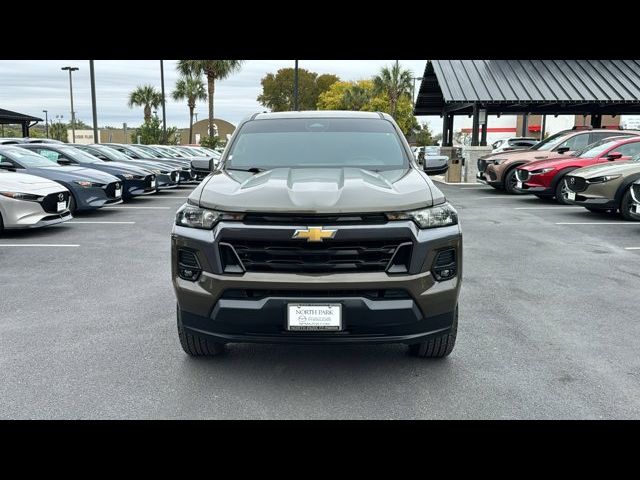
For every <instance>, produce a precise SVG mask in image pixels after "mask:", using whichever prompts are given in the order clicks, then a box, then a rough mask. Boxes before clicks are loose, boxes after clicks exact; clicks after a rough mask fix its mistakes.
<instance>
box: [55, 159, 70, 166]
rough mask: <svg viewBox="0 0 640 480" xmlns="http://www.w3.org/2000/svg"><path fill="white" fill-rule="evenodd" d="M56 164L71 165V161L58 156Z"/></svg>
mask: <svg viewBox="0 0 640 480" xmlns="http://www.w3.org/2000/svg"><path fill="white" fill-rule="evenodd" d="M58 165H73V162H72V161H71V160H69V159H68V158H59V159H58Z"/></svg>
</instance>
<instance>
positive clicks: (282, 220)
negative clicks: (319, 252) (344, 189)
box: [244, 213, 387, 225]
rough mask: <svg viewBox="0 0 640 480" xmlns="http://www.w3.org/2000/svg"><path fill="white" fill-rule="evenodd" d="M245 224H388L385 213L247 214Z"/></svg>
mask: <svg viewBox="0 0 640 480" xmlns="http://www.w3.org/2000/svg"><path fill="white" fill-rule="evenodd" d="M244 222H245V223H250V224H254V225H255V224H269V225H335V224H339V225H349V224H358V225H361V224H363V223H366V224H381V223H385V222H387V216H386V215H385V214H384V213H360V214H358V213H356V214H350V215H304V214H303V215H291V214H273V213H247V214H246V215H245V217H244Z"/></svg>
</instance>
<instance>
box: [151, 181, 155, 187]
mask: <svg viewBox="0 0 640 480" xmlns="http://www.w3.org/2000/svg"><path fill="white" fill-rule="evenodd" d="M151 188H156V181H155V180H151Z"/></svg>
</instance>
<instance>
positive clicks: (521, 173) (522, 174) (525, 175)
mask: <svg viewBox="0 0 640 480" xmlns="http://www.w3.org/2000/svg"><path fill="white" fill-rule="evenodd" d="M516 177H518V180H520V181H521V182H526V181H527V180H529V172H528V171H527V170H521V169H517V170H516Z"/></svg>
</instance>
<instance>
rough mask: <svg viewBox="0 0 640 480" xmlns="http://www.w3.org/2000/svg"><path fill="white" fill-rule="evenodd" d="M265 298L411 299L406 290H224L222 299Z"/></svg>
mask: <svg viewBox="0 0 640 480" xmlns="http://www.w3.org/2000/svg"><path fill="white" fill-rule="evenodd" d="M266 297H288V298H344V297H366V298H370V299H386V300H391V299H405V298H411V295H409V293H408V292H407V291H406V290H401V289H380V290H305V291H302V290H274V289H230V290H225V291H224V293H223V294H222V298H226V299H234V300H240V299H252V300H259V299H262V298H266Z"/></svg>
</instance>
